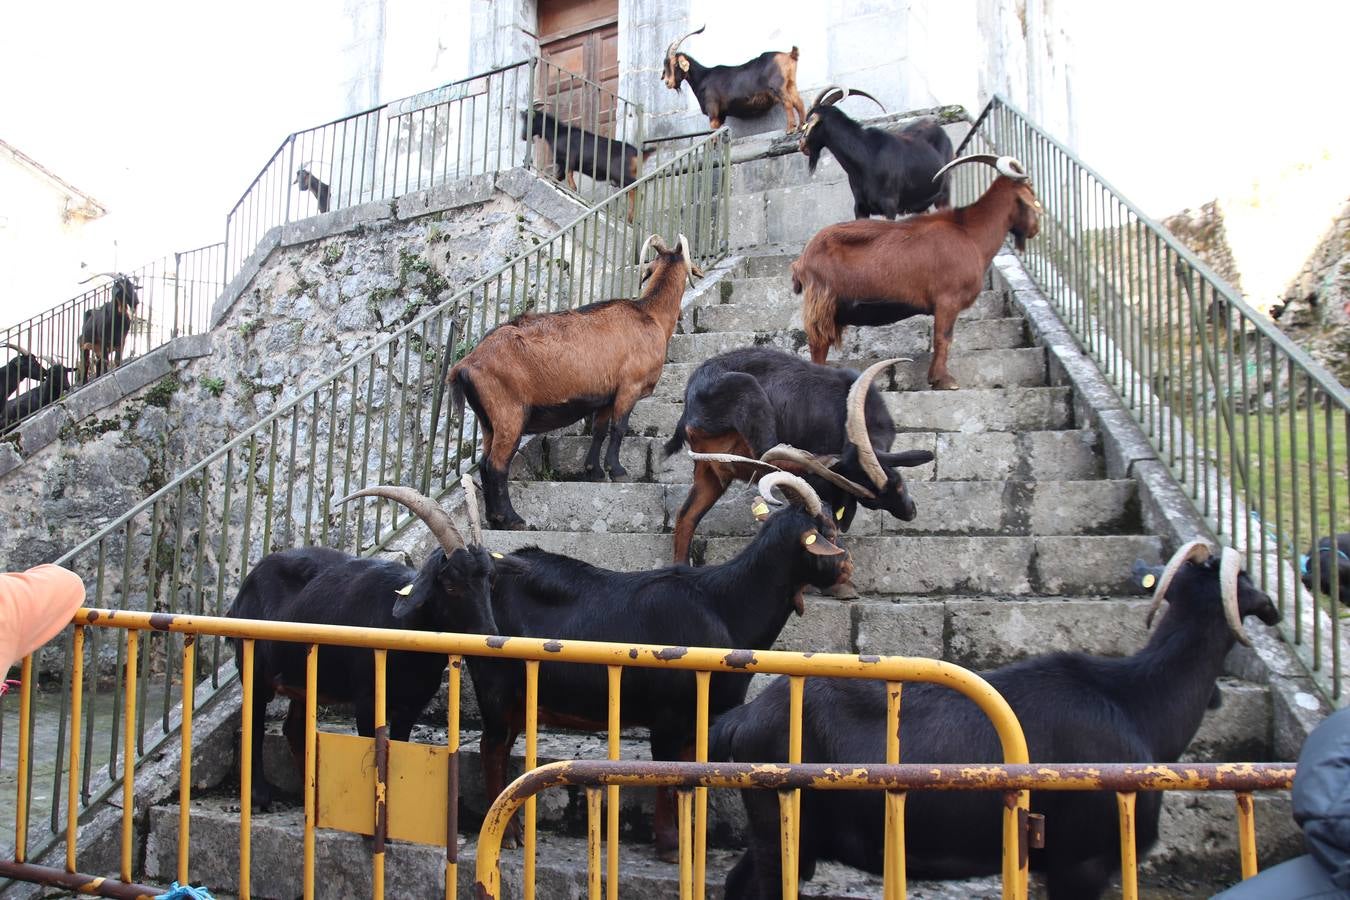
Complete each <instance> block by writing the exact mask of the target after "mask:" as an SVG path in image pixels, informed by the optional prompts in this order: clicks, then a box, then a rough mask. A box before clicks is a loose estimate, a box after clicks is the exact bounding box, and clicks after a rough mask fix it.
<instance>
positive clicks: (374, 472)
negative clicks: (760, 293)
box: [0, 131, 730, 859]
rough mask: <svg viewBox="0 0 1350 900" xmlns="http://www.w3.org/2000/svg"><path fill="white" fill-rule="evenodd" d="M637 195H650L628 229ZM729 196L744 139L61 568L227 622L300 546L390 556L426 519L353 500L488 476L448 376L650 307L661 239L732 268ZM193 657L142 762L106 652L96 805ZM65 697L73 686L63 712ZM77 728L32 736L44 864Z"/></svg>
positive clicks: (470, 297) (606, 209)
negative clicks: (595, 306) (645, 273)
mask: <svg viewBox="0 0 1350 900" xmlns="http://www.w3.org/2000/svg"><path fill="white" fill-rule="evenodd" d="M630 192H636V202H635V204H634V206H635V209H634V215H633V219H632V221H631V222H630V221H629V218H628V210H629V200H628V194H629V193H630ZM729 197H730V138H729V137H728V135H727V133H726V132H725V131H719V132H717V133H714V134H712V135H710V136H707V137H705V138H704V139H702V140H701V141H698V142H697V143H695V144H694V145H693V146H691V147H689V148H687V149H685V150H684V151H682V152H680V153H679V154H678V155H676V156H675V157H674V158H673V159H671V160H670V161H669V162H667V163H666V164H664V165H662V166H660V167H659V168H656V169H654V170H653V171H651V172H649V173H648V174H647V175H645V176H643V177H642V178H641V179H639V180H638V181H637V182H636V183H635V184H633V185H630V186H629V187H627V188H625V189H623V190H621V191H619V192H618V193H615V194H614V195H613V196H611V197H609V198H608V199H606V200H604V201H602V202H600V203H598V204H596V205H595V206H593V207H591V208H590V209H589V210H587V211H586V212H585V213H584V214H582V215H581V216H579V217H578V218H577V219H576V220H575V221H573V222H572V223H570V224H569V225H567V226H566V227H564V228H563V229H561V230H560V231H559V232H558V233H557V234H555V235H554V236H552V237H551V238H548V239H546V240H543V241H542V242H541V243H539V244H538V246H536V247H533V248H532V249H530V250H529V251H527V252H524V253H521V254H520V255H518V256H516V257H515V258H513V259H512V260H510V261H509V262H507V263H506V264H505V265H503V266H501V267H500V268H499V269H497V270H496V271H494V272H492V273H491V274H489V275H487V276H485V277H483V278H480V279H479V280H477V281H476V282H474V283H473V284H471V285H469V286H468V287H466V288H464V289H463V290H461V291H459V292H458V293H456V294H455V295H454V296H453V297H451V298H450V299H449V300H447V301H445V302H444V303H442V304H441V305H439V306H437V307H436V308H434V309H431V310H429V311H427V312H425V313H423V314H422V315H421V316H419V317H418V318H417V319H415V320H413V321H412V322H410V323H409V324H408V325H406V326H404V327H403V328H401V329H399V330H398V331H395V332H393V333H392V334H390V335H388V336H387V337H385V338H384V339H383V340H382V341H381V342H380V343H378V344H376V345H375V346H374V347H372V348H371V349H370V350H368V351H366V352H365V353H363V354H361V355H359V356H357V357H355V358H354V359H352V360H351V361H349V362H347V363H346V364H344V365H343V366H342V368H341V369H340V370H338V371H337V372H335V373H334V374H333V375H332V376H331V377H329V378H327V379H326V380H325V381H323V382H321V383H319V384H317V385H315V386H313V387H311V388H310V389H308V390H307V391H305V392H304V393H302V394H301V395H300V396H298V397H296V398H295V399H294V400H291V401H290V402H289V403H286V404H285V405H283V406H281V407H280V408H278V409H277V410H276V411H275V412H273V413H272V414H270V415H268V416H267V417H266V418H264V419H262V420H261V421H260V422H258V423H257V424H256V425H254V426H253V427H252V428H249V429H248V430H247V431H245V432H243V433H242V434H240V435H239V436H238V437H236V438H235V439H234V440H232V441H230V442H229V443H228V444H226V445H225V446H224V447H221V448H220V449H219V450H217V451H215V452H214V453H212V454H210V455H209V456H207V457H206V458H205V459H203V460H202V461H201V462H199V463H197V464H196V465H194V466H192V467H191V468H190V469H188V470H186V471H184V472H183V473H182V474H180V475H179V476H177V477H176V478H174V479H173V480H172V481H170V482H169V483H168V484H166V485H165V486H164V487H163V488H161V489H160V490H158V491H156V492H155V493H154V494H152V495H151V496H150V497H148V498H146V500H145V501H143V502H142V503H140V504H138V505H137V506H135V507H134V508H132V509H131V510H129V511H128V512H126V513H125V514H123V515H121V516H119V517H118V518H117V519H115V520H114V521H113V522H111V523H110V524H108V525H107V526H106V527H105V528H103V529H102V530H100V531H99V532H98V533H96V534H95V535H93V536H92V537H90V538H89V539H88V540H86V541H85V542H84V543H82V544H80V545H79V546H78V547H76V548H74V549H73V550H71V551H70V552H68V553H66V554H65V555H64V556H63V557H61V558H60V559H59V560H57V561H58V562H59V563H60V564H61V565H64V566H66V567H68V568H70V569H73V570H74V571H76V572H79V573H81V574H82V575H83V576H84V577H85V583H86V586H87V589H88V598H87V601H86V603H87V605H88V606H91V607H104V608H117V609H129V610H146V611H150V612H174V613H193V614H208V615H221V614H223V613H224V612H225V611H226V610H227V609H228V608H229V606H230V603H231V602H232V600H233V598H234V594H235V593H236V591H237V589H238V586H239V583H240V581H241V579H242V577H243V575H244V574H245V573H247V572H248V570H249V568H250V567H251V566H252V565H253V564H254V563H256V562H257V561H258V559H259V558H261V557H262V556H263V555H265V554H267V553H268V552H270V551H272V550H275V549H281V548H286V547H292V546H298V545H302V544H322V545H326V546H329V547H336V548H340V549H343V550H347V551H350V552H363V553H369V552H374V551H375V550H378V549H379V548H381V547H383V546H384V545H386V543H387V542H388V540H389V539H390V538H391V537H392V536H393V535H394V534H395V533H396V532H397V531H398V530H399V529H400V528H402V527H403V526H404V525H406V524H408V523H409V522H410V521H415V520H414V519H413V518H412V517H410V516H409V514H407V513H406V511H404V510H402V509H401V508H399V507H397V506H396V505H393V504H370V503H366V504H360V505H355V504H353V505H347V506H342V505H338V504H337V503H336V501H337V499H338V498H340V497H343V496H345V495H346V494H348V493H350V492H352V491H355V490H358V489H360V488H362V487H365V486H368V485H372V484H377V483H401V484H408V485H412V486H414V487H417V488H419V489H420V490H423V491H425V492H427V493H429V494H431V495H432V496H439V495H442V494H444V493H446V492H448V491H449V490H451V489H452V488H453V486H454V484H455V483H456V480H457V478H458V476H459V473H461V472H462V471H465V470H467V469H469V468H470V467H471V466H472V465H473V464H474V461H475V450H476V441H477V436H478V435H477V426H476V423H475V422H474V421H473V419H472V414H471V413H470V412H467V411H466V415H465V418H463V419H459V418H456V417H455V416H454V413H453V411H452V409H451V408H450V405H449V404H448V403H447V402H446V397H447V392H446V391H445V376H446V372H447V370H448V368H449V365H450V364H451V362H452V361H453V360H454V359H456V358H458V357H459V356H461V355H462V354H463V353H465V352H467V350H468V349H470V348H471V347H472V346H473V345H474V344H475V343H476V342H477V340H478V339H479V338H480V337H481V336H482V335H483V334H484V333H485V332H486V331H487V330H488V329H490V328H492V327H493V326H495V325H497V324H499V323H500V322H503V321H505V320H506V319H507V318H509V317H511V316H513V315H516V314H518V313H520V312H525V311H540V312H542V311H547V310H562V309H570V308H574V307H576V306H579V305H581V304H585V303H590V302H594V301H597V300H604V299H608V298H612V297H634V296H636V294H637V292H638V287H639V284H638V283H639V276H640V268H639V265H638V261H637V253H638V250H639V249H640V247H641V245H642V243H643V242H644V240H645V239H646V237H647V235H648V234H650V233H653V232H656V233H660V234H662V235H664V236H665V238H666V240H667V242H668V243H673V242H674V240H675V238H676V235H677V234H679V233H683V234H685V235H686V236H687V237H688V239H689V245H690V249H691V253H692V254H693V256H694V257H695V259H696V260H697V261H698V262H699V263H701V264H702V265H704V266H707V265H710V264H712V263H713V262H715V261H716V260H717V259H719V258H720V257H721V256H723V255H724V254H725V252H726V247H727V244H728V234H727V228H728V225H729V217H728V209H729V205H728V201H729ZM357 506H359V508H353V507H357ZM181 641H182V638H181V637H175V636H173V635H170V634H167V633H158V634H154V635H151V636H150V637H149V639H148V640H142V641H141V642H140V647H139V653H138V666H137V672H138V684H137V685H136V687H135V689H136V690H137V692H138V694H139V696H138V703H137V705H136V709H137V716H138V719H139V721H137V722H136V723H135V729H134V731H135V734H136V738H135V746H134V747H123V746H122V745H121V743H120V741H121V737H120V736H121V734H122V730H123V727H124V724H125V723H121V722H119V720H118V717H119V715H120V712H119V708H118V706H117V704H116V703H115V701H114V698H115V697H116V696H117V695H118V692H119V691H120V690H121V689H122V687H123V686H122V684H121V679H122V677H123V671H124V665H125V659H126V652H127V650H126V641H125V637H124V636H119V635H116V634H112V635H102V636H99V635H93V636H91V640H90V641H89V642H88V644H87V646H86V647H85V658H86V665H85V668H84V671H85V673H86V674H85V678H86V682H85V684H84V688H85V697H86V701H85V703H84V706H83V710H82V720H83V725H82V731H81V733H82V736H83V743H84V749H83V752H82V753H81V754H80V766H81V767H82V771H81V773H80V786H81V787H80V802H81V804H82V805H83V806H85V807H87V806H88V805H89V804H91V803H94V802H96V801H98V800H99V799H100V798H101V797H102V796H105V795H106V794H107V793H108V792H109V791H111V790H112V789H113V787H114V785H115V782H116V780H117V777H118V772H119V766H121V765H126V764H127V761H128V760H129V761H130V762H131V763H132V764H139V762H140V761H141V760H142V759H144V758H145V757H146V755H147V754H151V753H153V752H155V750H156V749H157V748H158V747H160V746H161V745H163V744H164V743H165V742H166V741H167V740H169V738H170V737H171V735H172V734H173V732H174V730H175V728H176V721H177V713H176V711H175V703H176V700H175V695H176V694H177V691H176V690H173V689H171V686H172V685H173V684H174V683H175V682H178V681H180V680H181V677H182V672H180V671H177V670H176V666H181V663H179V662H178V661H179V660H181V659H182V653H181V649H182V648H181ZM67 646H69V645H67ZM67 653H69V650H67ZM228 653H229V648H228V644H226V643H225V642H223V641H220V640H218V639H208V640H206V641H204V642H202V643H200V644H199V645H198V646H197V648H196V655H195V658H196V659H197V661H198V663H197V667H198V669H199V672H197V673H196V674H197V675H198V676H200V677H198V678H197V681H198V683H199V684H203V685H204V686H203V687H202V688H201V689H199V692H198V699H199V700H200V699H201V698H202V696H203V694H202V691H206V692H207V693H213V692H214V691H216V690H218V689H219V688H220V687H221V686H222V685H223V684H225V683H226V682H227V681H228V680H229V678H230V677H231V675H232V670H222V669H221V665H222V663H224V662H226V661H227V658H228ZM69 671H70V668H69V659H67V660H66V668H65V672H66V673H69ZM66 693H67V691H66V690H64V685H63V690H62V691H61V695H60V696H61V697H62V698H64V697H65V695H66ZM40 696H46V695H40ZM13 707H14V704H8V705H4V704H0V769H4V768H5V766H6V765H7V764H8V765H9V766H10V767H11V768H12V766H13V762H12V761H13V760H15V759H16V758H17V745H16V744H15V741H16V740H17V733H18V730H17V728H16V727H15V723H14V719H15V717H16V716H17V709H15V708H13ZM68 720H69V712H68V709H67V708H66V706H65V700H64V699H60V700H56V699H53V700H52V701H51V704H50V705H44V701H42V700H41V699H40V700H39V702H38V708H37V710H36V712H35V719H34V721H35V723H36V724H35V727H34V729H33V734H34V735H38V734H42V735H43V737H42V738H41V744H40V748H39V750H38V752H37V753H36V755H35V756H34V755H32V754H31V753H30V757H29V758H30V759H34V760H35V761H34V763H33V770H32V778H31V779H30V783H31V784H32V785H33V786H34V787H33V789H32V790H31V791H30V795H29V797H28V798H27V811H28V812H29V814H28V816H27V821H28V822H30V823H31V828H30V837H29V840H28V845H29V846H30V847H34V848H38V849H35V850H34V851H33V852H31V853H30V854H29V858H30V859H36V858H37V857H38V856H39V855H40V854H41V853H42V852H44V848H46V847H50V846H51V845H52V844H53V843H54V842H55V841H57V840H59V838H60V829H61V824H60V823H61V821H62V818H63V817H62V814H61V803H62V791H61V789H60V781H61V776H60V773H61V772H62V770H63V768H65V767H66V761H65V759H64V758H63V749H62V746H63V744H64V743H65V735H66V729H67V726H68ZM35 740H37V739H36V738H35ZM31 749H32V748H30V750H31ZM5 790H10V791H11V792H12V790H13V787H12V783H11V786H10V787H9V788H6V787H5V785H4V784H0V806H3V805H6V804H5V803H4V802H2V801H5V800H6V799H7V797H6V795H5V794H4V791H5ZM35 797H36V798H46V799H45V800H43V799H35ZM35 803H36V807H34V804H35ZM0 841H3V838H0ZM3 852H5V851H4V850H3V848H0V853H3Z"/></svg>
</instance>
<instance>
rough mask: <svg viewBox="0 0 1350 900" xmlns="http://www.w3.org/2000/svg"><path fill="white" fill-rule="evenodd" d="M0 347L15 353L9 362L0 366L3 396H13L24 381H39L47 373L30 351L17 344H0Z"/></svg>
mask: <svg viewBox="0 0 1350 900" xmlns="http://www.w3.org/2000/svg"><path fill="white" fill-rule="evenodd" d="M0 347H7V348H9V349H10V350H13V351H14V353H15V355H14V356H12V357H10V359H9V362H7V363H5V364H4V366H3V367H0V393H3V394H4V397H5V398H8V397H11V396H13V394H14V392H15V391H17V390H18V389H19V388H20V386H22V385H23V383H24V382H25V381H41V380H42V378H43V376H45V375H46V374H47V370H46V369H45V368H43V365H42V361H41V360H40V359H38V358H37V356H36V355H34V354H33V353H32V352H31V351H29V350H25V349H24V348H23V347H20V346H18V345H17V344H0Z"/></svg>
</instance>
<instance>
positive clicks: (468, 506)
mask: <svg viewBox="0 0 1350 900" xmlns="http://www.w3.org/2000/svg"><path fill="white" fill-rule="evenodd" d="M459 480H460V483H461V484H463V485H464V512H465V514H466V515H468V517H469V531H470V533H471V534H472V535H473V542H474V543H475V544H477V545H478V546H479V547H481V546H483V520H482V519H480V518H479V517H478V489H477V487H476V486H475V485H474V483H473V476H472V475H470V474H469V473H468V472H465V473H464V474H463V476H461V477H460V479H459Z"/></svg>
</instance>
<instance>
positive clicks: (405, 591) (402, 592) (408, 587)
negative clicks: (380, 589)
mask: <svg viewBox="0 0 1350 900" xmlns="http://www.w3.org/2000/svg"><path fill="white" fill-rule="evenodd" d="M412 589H413V586H412V582H411V581H410V582H408V583H407V584H405V585H404V586H403V587H401V588H399V589H398V590H396V591H394V593H395V594H398V595H399V596H400V597H406V596H408V595H409V594H411V593H412Z"/></svg>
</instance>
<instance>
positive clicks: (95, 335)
mask: <svg viewBox="0 0 1350 900" xmlns="http://www.w3.org/2000/svg"><path fill="white" fill-rule="evenodd" d="M109 294H110V296H109V298H108V301H107V302H106V303H104V304H103V305H102V306H99V307H97V308H95V309H90V310H86V311H85V313H84V322H83V324H82V325H81V327H80V378H81V380H86V381H87V380H88V379H89V377H90V375H91V374H92V375H95V376H98V375H102V374H104V373H105V372H107V371H109V369H108V361H109V357H112V356H114V355H115V356H116V357H117V365H121V363H122V350H123V348H124V347H125V345H126V341H127V336H128V335H129V334H131V318H132V313H133V312H134V310H135V309H136V307H137V306H138V305H139V304H140V302H141V300H140V294H139V293H138V291H137V289H136V285H135V284H134V283H133V282H132V280H131V279H130V278H128V277H127V276H126V275H116V276H114V278H113V283H112V288H111V289H110V291H109ZM91 355H92V356H93V357H96V358H97V365H96V366H94V367H93V368H94V370H95V371H93V372H92V373H91V372H90V362H91V360H90V357H91Z"/></svg>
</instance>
